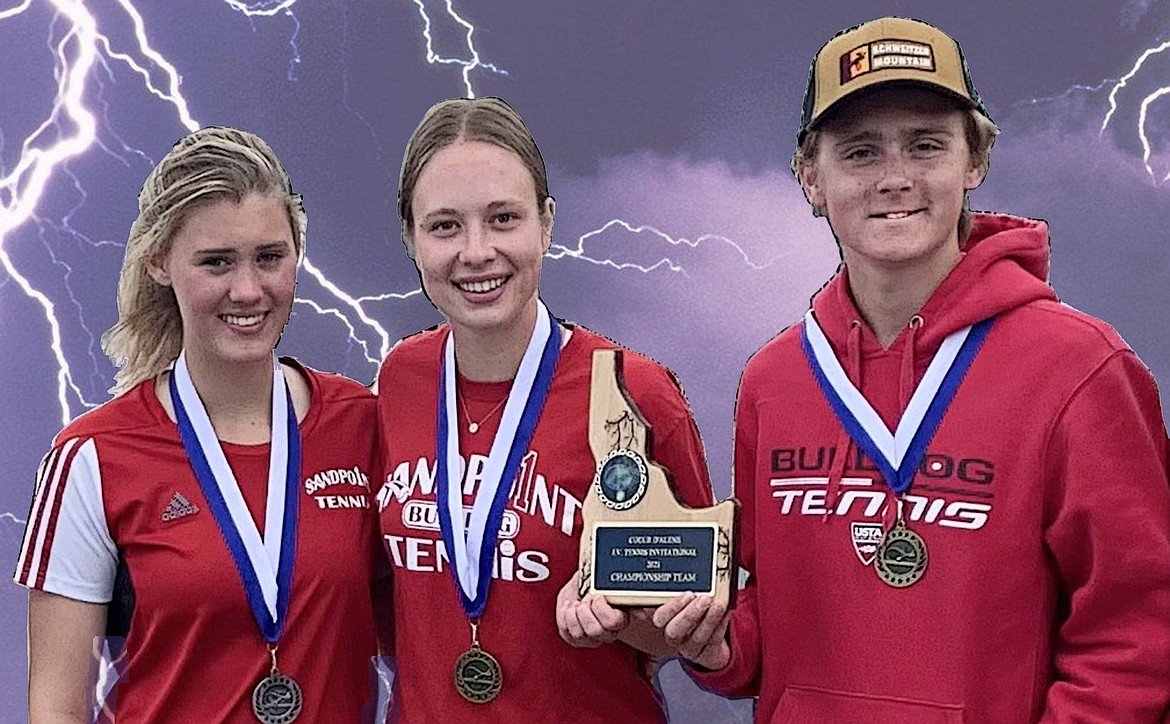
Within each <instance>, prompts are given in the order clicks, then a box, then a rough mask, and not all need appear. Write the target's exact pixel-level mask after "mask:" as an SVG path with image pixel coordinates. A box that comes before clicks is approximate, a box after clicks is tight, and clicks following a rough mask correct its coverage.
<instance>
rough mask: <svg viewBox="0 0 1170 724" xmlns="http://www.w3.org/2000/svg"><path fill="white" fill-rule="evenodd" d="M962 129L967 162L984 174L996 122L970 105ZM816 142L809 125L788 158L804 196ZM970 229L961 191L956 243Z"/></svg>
mask: <svg viewBox="0 0 1170 724" xmlns="http://www.w3.org/2000/svg"><path fill="white" fill-rule="evenodd" d="M966 121H967V123H966V126H965V129H966V133H965V136H966V138H967V149H968V150H969V151H970V153H971V165H972V167H973V168H979V169H982V172H983V175H984V176H986V175H987V171H988V169H990V168H991V147H992V146H993V145H995V137H996V136H998V135H999V126H997V125H995V123H993V122H992V120H991V119H990V118H988V117H987V116H985V115H983V114H982V113H980V112H979V111H978V110H976V109H974V108H972V109H971V110H969V111H967V114H966ZM819 146H820V132H819V131H817V130H815V129H809V131H808V132H807V133H805V135H804V140H803V141H802V142H801V144H800V145H799V146H798V147H797V149H796V152H795V153H793V154H792V162H791V164H790V167H791V168H792V173H793V174H794V175H795V176H796V178H797V180H799V181H800V186H801V188H802V189H804V197H805V198H806V199H808V189H807V188H805V175H806V174H810V173H816V159H817V150H818V148H819ZM809 204H810V205H812V207H813V209H812V210H813V216H825V215H826V210H825V209H822V208H818V207H817V206H816V204H813V203H812V200H811V199H809ZM970 233H971V199H970V195H969V194H963V210H962V211H961V212H960V213H959V244H960V245H961V244H963V243H964V242H965V241H966V240H967V236H968V235H969V234H970Z"/></svg>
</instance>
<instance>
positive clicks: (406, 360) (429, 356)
mask: <svg viewBox="0 0 1170 724" xmlns="http://www.w3.org/2000/svg"><path fill="white" fill-rule="evenodd" d="M446 339H447V325H445V324H440V325H437V326H435V327H431V328H430V329H424V330H422V331H421V332H415V333H414V334H412V335H410V336H407V337H403V338H402V339H400V340H398V342H396V343H395V344H394V346H393V347H392V348H391V349H390V352H389V354H387V355H386V359H384V360H382V365H381V367H379V369H378V383H377V388H376V389H380V388H382V387H383V380H385V379H387V378H389V377H392V376H394V375H397V374H399V373H400V372H402V371H404V370H406V371H409V370H413V369H417V368H418V367H419V365H424V366H426V367H427V369H428V370H429V369H431V368H432V367H434V365H437V364H438V361H439V355H440V354H442V349H443V342H444V341H445V340H446Z"/></svg>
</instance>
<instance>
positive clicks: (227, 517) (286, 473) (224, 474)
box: [170, 353, 301, 645]
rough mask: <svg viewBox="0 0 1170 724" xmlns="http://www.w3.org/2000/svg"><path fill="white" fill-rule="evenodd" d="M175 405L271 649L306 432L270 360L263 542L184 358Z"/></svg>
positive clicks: (175, 376) (284, 588) (287, 571)
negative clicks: (302, 442)
mask: <svg viewBox="0 0 1170 724" xmlns="http://www.w3.org/2000/svg"><path fill="white" fill-rule="evenodd" d="M170 388H171V401H172V403H173V404H174V406H175V420H176V422H177V423H178V426H179V437H180V439H182V441H183V448H184V449H185V450H186V451H187V458H188V459H189V460H190V461H191V467H192V469H193V470H194V471H195V477H196V478H197V479H198V481H199V487H200V488H202V489H203V495H204V497H206V498H207V504H208V507H209V508H211V514H212V516H213V517H214V518H215V522H216V525H218V526H219V531H220V534H221V535H223V539H224V542H225V543H227V547H228V551H229V552H230V553H231V555H232V560H233V561H235V564H236V570H237V571H238V572H239V574H240V580H241V581H242V582H243V584H244V593H245V594H246V595H247V598H248V606H249V607H250V608H251V609H252V617H253V618H255V619H256V624H257V625H258V626H259V627H260V631H261V633H263V634H264V639H265V640H266V641H267V642H268V643H269V645H275V644H276V643H277V642H278V641H280V637H281V636H282V635H283V634H284V624H285V617H286V614H287V612H288V603H289V594H290V592H291V591H292V574H293V562H294V559H295V558H296V543H297V507H298V499H297V480H298V478H299V477H300V471H301V434H300V430H299V428H298V427H297V416H296V411H295V410H294V409H293V404H292V399H291V396H290V395H289V394H288V391H287V388H286V385H285V381H284V375H283V373H282V372H281V369H280V363H279V362H277V361H276V358H275V357H273V372H272V443H271V445H270V447H269V453H268V493H267V500H266V505H265V514H264V537H263V539H261V537H260V531H259V530H258V529H257V527H256V522H255V521H254V520H253V519H252V514H251V513H250V512H249V511H248V506H247V504H246V503H245V502H244V496H243V494H242V493H241V492H240V485H239V483H238V482H237V481H236V476H235V474H233V473H232V469H231V466H230V465H228V461H227V457H226V456H225V455H224V452H223V448H222V447H221V446H220V444H219V439H218V438H217V437H216V436H215V429H214V428H212V426H211V420H210V419H209V418H208V416H207V410H206V409H205V408H204V407H203V402H202V401H201V400H200V399H199V394H198V393H197V392H196V391H195V385H194V384H193V383H192V382H191V374H190V371H189V370H188V369H187V360H186V357H185V353H182V354H180V355H179V359H178V361H176V362H175V368H174V371H173V372H172V374H171V385H170Z"/></svg>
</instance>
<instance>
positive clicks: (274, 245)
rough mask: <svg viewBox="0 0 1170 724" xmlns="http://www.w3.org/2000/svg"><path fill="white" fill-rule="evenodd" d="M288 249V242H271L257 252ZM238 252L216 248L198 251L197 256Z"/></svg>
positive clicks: (261, 246) (231, 249) (258, 248)
mask: <svg viewBox="0 0 1170 724" xmlns="http://www.w3.org/2000/svg"><path fill="white" fill-rule="evenodd" d="M287 248H288V242H287V241H270V242H267V243H265V244H261V245H260V246H259V247H257V248H256V251H259V252H266V251H278V250H284V249H287ZM238 251H239V249H237V248H235V247H230V246H225V247H216V248H212V249H196V250H195V253H196V254H197V255H200V256H215V255H223V254H235V253H237V252H238Z"/></svg>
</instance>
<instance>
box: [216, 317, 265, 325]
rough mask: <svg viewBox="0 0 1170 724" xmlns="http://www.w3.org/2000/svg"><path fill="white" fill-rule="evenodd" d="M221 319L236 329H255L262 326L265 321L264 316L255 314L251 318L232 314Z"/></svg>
mask: <svg viewBox="0 0 1170 724" xmlns="http://www.w3.org/2000/svg"><path fill="white" fill-rule="evenodd" d="M221 319H223V321H225V322H227V323H228V324H230V325H232V326H234V327H254V326H256V325H257V324H260V322H261V321H262V320H263V319H264V315H263V314H254V315H252V316H251V317H236V316H233V315H231V314H225V315H223V316H222V317H221Z"/></svg>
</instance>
